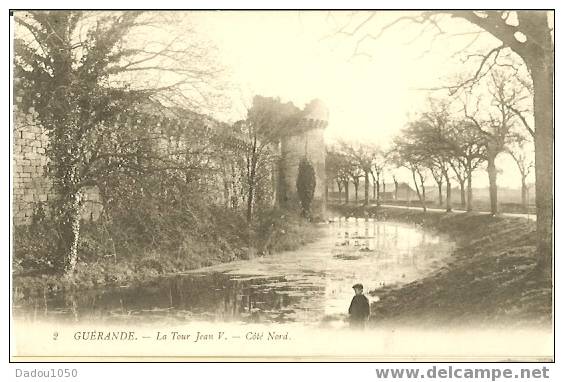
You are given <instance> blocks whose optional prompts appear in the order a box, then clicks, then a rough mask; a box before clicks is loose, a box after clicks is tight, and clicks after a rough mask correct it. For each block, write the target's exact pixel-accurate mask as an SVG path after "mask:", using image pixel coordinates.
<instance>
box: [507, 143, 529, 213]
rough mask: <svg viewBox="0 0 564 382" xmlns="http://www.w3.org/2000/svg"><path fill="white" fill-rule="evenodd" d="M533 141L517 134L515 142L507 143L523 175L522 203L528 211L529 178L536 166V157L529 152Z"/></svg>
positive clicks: (510, 153)
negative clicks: (532, 156)
mask: <svg viewBox="0 0 564 382" xmlns="http://www.w3.org/2000/svg"><path fill="white" fill-rule="evenodd" d="M530 144H531V142H530V141H529V140H528V139H527V138H526V136H524V135H516V136H515V137H514V139H513V142H512V143H511V144H509V145H507V152H508V153H509V155H510V156H511V158H513V160H514V161H515V164H516V165H517V168H518V169H519V174H520V175H521V205H522V206H523V210H524V211H527V210H528V208H529V206H528V189H529V187H528V186H527V178H528V177H529V175H530V174H531V171H532V170H533V169H534V168H535V162H534V159H533V158H531V156H530V155H529V154H528V153H529V151H530V150H529V147H528V146H529V145H530Z"/></svg>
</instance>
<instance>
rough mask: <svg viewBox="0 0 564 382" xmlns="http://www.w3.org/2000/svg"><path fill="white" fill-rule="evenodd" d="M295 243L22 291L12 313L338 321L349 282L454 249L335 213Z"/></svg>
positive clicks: (405, 229)
mask: <svg viewBox="0 0 564 382" xmlns="http://www.w3.org/2000/svg"><path fill="white" fill-rule="evenodd" d="M322 231H323V237H322V238H321V239H320V240H318V241H317V242H315V243H313V244H311V245H308V246H306V247H304V248H302V249H300V250H298V251H291V252H285V253H281V254H277V255H272V256H266V257H260V258H256V259H252V260H247V261H235V262H232V263H226V264H221V265H218V266H213V267H208V268H204V269H200V270H197V271H195V272H191V273H187V274H181V275H176V276H172V277H163V278H161V279H159V280H156V281H153V282H150V283H147V284H145V285H141V286H136V287H127V288H106V289H102V290H91V291H81V292H79V293H59V294H50V295H49V294H45V295H43V296H41V297H25V296H24V297H23V298H22V299H21V300H20V301H19V302H18V304H17V305H16V306H15V307H14V317H15V318H16V319H18V320H25V321H39V320H57V321H61V320H65V321H70V322H77V321H97V322H136V323H140V322H155V321H159V322H161V321H170V322H178V321H220V322H229V321H236V322H302V323H312V324H318V323H319V322H327V321H331V320H333V321H342V320H343V319H344V317H345V313H346V311H347V308H348V304H349V302H350V299H351V297H352V289H351V286H352V285H353V284H354V283H356V282H362V283H363V284H364V286H365V290H371V289H375V288H378V287H381V286H385V285H390V284H395V283H407V282H410V281H413V280H415V279H418V278H420V277H422V276H423V275H425V274H426V273H428V272H430V271H431V270H433V269H436V268H438V267H439V266H440V265H441V264H442V263H443V262H444V258H445V257H446V256H448V254H449V253H450V252H451V250H452V243H451V242H450V241H448V240H446V239H445V238H444V237H439V236H436V235H432V234H430V233H428V232H425V231H423V230H420V229H418V228H416V227H414V226H410V225H405V224H400V223H389V222H379V221H373V220H371V219H366V220H365V219H344V218H340V219H338V218H337V219H335V220H334V221H333V222H332V223H331V224H327V225H325V226H324V227H323V228H322Z"/></svg>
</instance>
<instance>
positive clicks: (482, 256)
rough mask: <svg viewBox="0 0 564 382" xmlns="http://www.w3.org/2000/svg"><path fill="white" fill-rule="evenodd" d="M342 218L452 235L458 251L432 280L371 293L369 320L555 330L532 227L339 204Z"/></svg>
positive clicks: (522, 221) (511, 220)
mask: <svg viewBox="0 0 564 382" xmlns="http://www.w3.org/2000/svg"><path fill="white" fill-rule="evenodd" d="M333 209H334V210H335V211H336V212H338V213H340V214H343V215H345V216H357V217H364V216H371V217H376V218H378V219H381V220H392V221H400V222H408V223H412V224H416V225H419V226H421V227H423V228H425V229H430V230H435V231H437V232H441V233H445V234H448V235H449V236H450V237H451V238H452V240H454V241H455V242H456V249H455V251H454V253H453V255H452V258H451V260H450V261H449V263H448V264H446V265H445V266H443V267H442V268H441V269H439V270H438V271H437V272H435V273H434V274H431V275H429V276H427V277H425V278H423V279H421V280H418V281H415V282H412V283H410V284H406V285H401V286H390V287H386V288H382V289H377V290H373V291H370V292H369V293H370V295H372V296H373V297H376V296H377V297H378V298H379V300H378V301H377V302H375V303H373V304H372V313H373V315H372V318H371V321H372V322H373V323H374V324H376V325H378V324H385V323H395V324H397V323H407V324H410V323H417V324H418V325H426V324H429V325H433V326H436V325H466V324H472V325H488V326H491V325H496V324H500V325H511V326H528V325H542V326H549V325H551V320H552V313H551V312H552V297H551V294H552V289H551V285H550V284H549V283H548V282H547V281H544V280H541V279H540V278H539V277H538V275H537V273H536V272H535V225H534V224H533V223H530V222H527V220H525V219H518V218H503V217H491V216H488V215H476V214H446V213H441V212H427V213H423V212H422V211H420V210H404V209H394V208H376V207H369V208H363V207H352V206H334V208H333Z"/></svg>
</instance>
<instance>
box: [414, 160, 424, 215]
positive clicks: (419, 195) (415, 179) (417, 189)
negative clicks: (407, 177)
mask: <svg viewBox="0 0 564 382" xmlns="http://www.w3.org/2000/svg"><path fill="white" fill-rule="evenodd" d="M411 175H412V176H413V183H414V184H415V191H416V192H417V198H418V199H419V201H420V202H421V204H422V205H423V212H425V211H426V209H425V203H423V198H422V197H421V192H420V191H419V185H418V184H417V178H416V177H415V170H411Z"/></svg>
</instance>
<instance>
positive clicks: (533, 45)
mask: <svg viewBox="0 0 564 382" xmlns="http://www.w3.org/2000/svg"><path fill="white" fill-rule="evenodd" d="M445 17H447V18H452V19H462V20H464V21H466V22H469V23H470V24H471V25H473V26H474V27H476V31H475V33H476V34H479V33H480V32H482V31H484V32H487V33H489V34H490V35H491V36H493V37H495V38H496V39H497V40H498V41H499V44H498V45H496V46H495V47H493V48H491V49H490V50H489V51H488V52H487V53H485V54H483V55H481V60H480V62H479V63H478V64H477V68H476V70H475V72H474V74H473V75H472V76H471V78H469V79H467V81H465V82H466V83H470V82H475V81H478V80H479V79H480V78H482V77H483V76H484V75H485V74H486V73H487V72H488V71H489V70H490V69H491V68H492V67H494V66H495V65H496V63H497V58H498V57H499V56H500V52H502V51H505V50H509V51H511V52H513V53H515V54H516V55H518V56H519V57H520V58H521V59H522V60H523V62H524V63H525V65H526V66H527V69H528V71H529V74H530V77H531V83H532V88H533V97H534V98H533V105H534V138H535V178H536V180H535V187H536V206H537V251H538V269H539V270H541V271H542V272H544V273H545V274H546V275H548V277H549V278H550V277H551V276H552V229H553V224H552V219H553V217H552V213H553V208H552V207H553V167H552V163H553V160H552V159H553V145H554V142H553V141H554V120H553V114H554V93H553V84H554V37H553V29H552V27H551V22H549V18H550V19H551V20H550V21H553V17H554V13H553V12H551V11H549V12H546V11H493V10H490V11H465V10H454V11H425V12H418V13H417V14H415V15H414V14H413V13H407V14H406V15H405V16H401V17H398V18H397V19H395V20H394V21H392V22H390V23H388V24H385V25H382V26H381V27H380V29H379V31H378V32H377V33H373V32H367V29H366V28H365V26H367V25H368V24H370V23H377V20H378V18H377V17H376V13H374V12H371V13H363V14H360V17H358V18H355V19H354V21H351V22H349V23H348V24H347V25H343V26H341V27H340V28H339V29H338V30H337V33H338V34H342V35H345V36H347V37H350V36H353V37H355V38H356V39H357V43H356V46H355V50H354V54H355V55H369V54H368V53H366V52H363V51H362V47H361V46H362V45H363V43H364V42H366V41H369V40H377V39H378V38H380V37H381V36H382V34H384V33H385V32H386V31H388V30H390V29H391V28H392V27H394V26H395V25H398V24H400V23H404V22H410V23H417V24H421V25H423V26H427V27H431V28H434V29H435V30H436V34H437V35H445V36H447V37H448V36H449V33H447V32H445V31H444V30H443V29H442V28H441V20H442V19H443V18H445ZM351 19H352V18H351ZM450 35H452V33H451V34H450ZM473 41H475V39H474V40H472V42H473ZM468 48H469V46H466V47H464V48H463V50H465V49H468ZM462 85H464V84H462ZM458 87H460V84H459V85H456V86H455V87H454V90H456V88H458ZM530 130H531V131H532V129H530Z"/></svg>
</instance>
